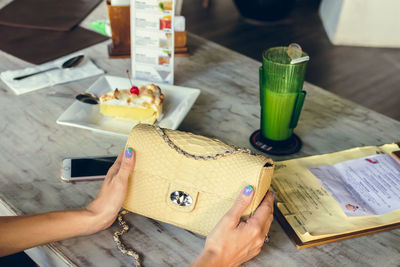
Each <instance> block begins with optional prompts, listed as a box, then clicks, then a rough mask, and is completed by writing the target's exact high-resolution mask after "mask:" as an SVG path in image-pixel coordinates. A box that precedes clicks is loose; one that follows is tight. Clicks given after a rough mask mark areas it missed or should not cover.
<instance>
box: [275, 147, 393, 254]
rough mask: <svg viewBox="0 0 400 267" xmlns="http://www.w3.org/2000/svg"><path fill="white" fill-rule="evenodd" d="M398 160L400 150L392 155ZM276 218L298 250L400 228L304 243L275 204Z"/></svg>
mask: <svg viewBox="0 0 400 267" xmlns="http://www.w3.org/2000/svg"><path fill="white" fill-rule="evenodd" d="M397 145H398V146H399V148H400V142H399V143H397ZM392 155H394V156H395V157H396V158H398V159H399V160H400V150H399V151H394V152H393V153H392ZM274 216H275V218H276V219H277V220H278V222H279V224H280V225H281V227H282V228H283V230H284V231H285V232H286V234H287V235H288V236H289V238H290V240H292V242H293V244H294V245H295V246H296V247H297V248H298V249H303V248H309V247H314V246H319V245H323V244H328V243H333V242H337V241H342V240H346V239H350V238H356V237H360V236H366V235H371V234H375V233H379V232H383V231H390V230H394V229H397V228H400V222H395V223H392V224H386V225H381V226H376V227H372V228H368V229H363V230H355V231H352V232H351V233H346V234H337V235H334V236H330V237H325V238H321V239H317V240H312V241H307V242H303V241H302V240H301V239H300V237H299V236H298V235H297V234H296V232H295V231H294V229H293V228H292V227H291V226H290V224H289V222H288V221H287V220H286V218H285V216H284V215H283V214H282V212H281V211H280V210H279V208H278V206H277V205H276V204H275V205H274Z"/></svg>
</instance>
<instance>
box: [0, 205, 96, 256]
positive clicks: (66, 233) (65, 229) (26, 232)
mask: <svg viewBox="0 0 400 267" xmlns="http://www.w3.org/2000/svg"><path fill="white" fill-rule="evenodd" d="M95 221H96V220H95V219H94V218H93V215H92V214H91V213H90V212H89V211H87V210H85V209H82V210H69V211H54V212H47V213H41V214H34V215H24V216H4V217H0V237H1V238H0V257H1V256H5V255H9V254H13V253H16V252H19V251H22V250H25V249H28V248H31V247H35V246H39V245H43V244H46V243H49V242H55V241H59V240H63V239H68V238H71V237H75V236H81V235H88V234H91V233H92V230H91V229H94V228H95V227H94V223H95Z"/></svg>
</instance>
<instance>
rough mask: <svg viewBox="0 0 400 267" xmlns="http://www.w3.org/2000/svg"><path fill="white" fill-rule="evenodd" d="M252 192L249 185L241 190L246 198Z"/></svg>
mask: <svg viewBox="0 0 400 267" xmlns="http://www.w3.org/2000/svg"><path fill="white" fill-rule="evenodd" d="M253 190H254V189H253V187H252V186H251V185H248V186H246V187H245V188H244V189H243V194H244V195H246V196H250V194H251V192H253Z"/></svg>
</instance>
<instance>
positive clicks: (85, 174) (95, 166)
mask: <svg viewBox="0 0 400 267" xmlns="http://www.w3.org/2000/svg"><path fill="white" fill-rule="evenodd" d="M116 159H117V157H110V156H106V157H89V158H67V159H63V161H62V166H61V179H62V180H63V181H66V182H73V181H87V180H99V179H104V177H106V174H107V171H108V169H109V168H110V167H111V166H112V165H113V164H114V162H115V160H116Z"/></svg>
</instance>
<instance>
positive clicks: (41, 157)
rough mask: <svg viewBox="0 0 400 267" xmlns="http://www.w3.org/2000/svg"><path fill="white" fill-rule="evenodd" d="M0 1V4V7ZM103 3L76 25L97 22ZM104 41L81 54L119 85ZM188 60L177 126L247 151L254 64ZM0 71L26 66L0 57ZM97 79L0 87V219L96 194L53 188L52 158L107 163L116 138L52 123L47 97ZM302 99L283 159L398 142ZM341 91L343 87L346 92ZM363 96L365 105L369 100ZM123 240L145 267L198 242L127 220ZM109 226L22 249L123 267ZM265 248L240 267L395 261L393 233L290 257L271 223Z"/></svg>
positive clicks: (364, 114) (394, 133)
mask: <svg viewBox="0 0 400 267" xmlns="http://www.w3.org/2000/svg"><path fill="white" fill-rule="evenodd" d="M1 2H3V3H4V2H5V1H1ZM105 12H106V9H105V6H104V3H103V4H101V5H100V6H99V7H98V8H97V9H96V10H95V11H94V13H92V14H91V15H90V16H89V18H88V19H87V20H86V22H90V21H91V20H93V19H94V18H98V17H101V16H103V17H104V14H105ZM107 43H108V42H105V43H101V44H98V45H95V46H92V47H90V48H88V49H85V50H83V52H84V53H85V54H86V55H87V56H88V57H90V58H91V59H92V60H93V61H94V62H95V64H97V66H99V67H100V68H102V69H103V70H105V71H106V72H107V74H110V75H116V76H123V75H124V73H125V70H126V69H128V68H130V60H128V59H112V60H110V59H109V58H108V55H107V49H106V45H107ZM188 46H189V49H190V54H191V55H190V57H188V58H177V59H176V63H175V64H176V66H175V84H177V85H181V86H187V87H193V88H199V89H201V95H200V96H199V98H198V100H197V101H196V103H195V104H194V106H193V108H192V110H191V111H190V112H189V114H188V115H187V117H186V118H185V119H184V121H183V122H182V124H181V126H180V127H179V129H180V130H184V131H190V132H193V133H196V134H202V135H206V136H210V137H216V138H219V139H221V140H223V141H226V142H229V143H233V144H236V145H239V146H243V147H249V148H251V145H250V143H249V136H250V134H251V133H252V132H253V131H254V130H256V129H258V128H259V119H260V109H259V100H258V99H259V96H258V67H259V66H260V62H258V61H255V60H253V59H250V58H248V57H245V56H243V55H241V54H238V53H236V52H233V51H232V50H229V49H227V48H224V47H222V46H220V45H217V44H215V43H213V42H210V41H207V40H205V39H202V38H200V37H198V36H195V35H192V34H189V35H188ZM0 61H1V64H0V71H5V70H9V69H18V68H22V67H26V66H28V65H29V64H28V63H26V62H23V61H21V60H19V59H17V58H15V57H12V56H10V55H7V54H5V53H3V52H0ZM97 78H98V77H94V78H89V79H85V80H81V81H77V82H72V83H68V84H63V85H57V86H54V87H51V88H47V89H42V90H38V91H35V92H32V93H28V94H24V95H20V96H16V95H14V94H13V93H12V92H11V91H10V90H9V89H7V88H6V86H5V85H4V84H3V83H0V138H1V139H0V151H1V153H0V166H1V168H0V214H1V215H13V214H30V213H38V212H45V211H52V210H59V209H73V208H79V207H82V206H84V205H86V204H87V203H89V202H90V201H91V200H92V199H93V198H94V197H95V196H96V194H97V192H98V190H99V188H100V185H101V182H100V181H92V182H79V183H63V182H62V181H61V180H60V162H61V159H63V158H65V157H71V156H74V157H76V156H82V157H84V156H96V155H116V154H118V152H119V151H120V150H121V149H122V148H123V146H124V143H125V141H126V140H125V139H124V138H122V137H116V136H112V135H106V134H99V133H94V132H91V131H88V130H84V129H78V128H73V127H68V126H61V125H58V124H56V119H57V118H58V117H59V116H60V114H61V113H62V112H63V111H64V110H65V109H66V108H67V107H68V106H69V105H70V104H71V103H72V102H73V100H72V99H69V98H57V97H49V96H47V94H48V93H49V92H52V91H59V92H67V93H73V92H75V93H76V92H82V91H84V90H86V89H87V88H88V87H89V86H90V85H91V84H92V83H93V82H94V81H95V80H96V79H97ZM305 88H306V90H307V93H308V95H307V99H306V102H305V105H304V108H303V111H302V115H301V118H300V122H299V126H298V127H297V128H296V130H295V132H296V134H297V135H299V136H300V137H301V139H302V140H303V148H302V149H301V151H300V152H299V153H297V154H295V155H293V156H290V157H273V159H274V160H283V159H288V158H294V157H302V156H307V155H316V154H322V153H329V152H335V151H340V150H343V149H347V148H352V147H356V146H366V145H378V144H384V143H392V142H394V141H400V122H398V121H395V120H393V119H390V118H388V117H385V116H384V115H381V114H378V113H376V112H374V111H372V110H369V109H367V108H364V107H362V106H359V105H357V104H355V103H353V102H350V101H348V100H345V99H342V98H340V97H338V96H336V95H333V94H331V93H329V92H327V91H325V90H323V89H321V88H319V87H317V86H315V85H312V84H309V83H306V84H305ZM350 89H351V88H349V90H350ZM371 97H373V96H371ZM127 219H128V223H129V224H130V225H132V227H131V230H130V232H129V233H127V234H126V235H125V236H124V238H125V240H126V243H127V244H128V245H131V246H132V247H133V248H134V249H135V250H137V251H139V252H140V253H141V255H143V256H144V257H143V259H144V262H143V264H144V265H145V266H185V265H187V264H189V263H190V262H191V261H192V260H193V259H195V257H196V256H197V255H198V254H199V252H200V251H201V249H202V247H203V245H204V238H202V237H199V236H197V235H193V234H191V233H189V232H187V231H185V230H182V229H180V228H177V227H174V226H171V225H168V224H165V223H160V222H157V221H154V220H151V219H147V218H145V217H142V216H139V215H135V214H130V215H129V216H128V217H127ZM117 229H118V225H117V224H116V223H114V224H113V225H112V226H111V227H110V228H109V229H107V230H105V231H102V232H100V233H97V234H94V235H91V236H87V237H80V238H73V239H70V240H65V241H61V242H56V243H52V244H49V245H46V246H41V247H37V248H33V249H30V250H27V253H28V255H30V256H31V257H32V258H33V259H34V260H35V261H36V262H37V263H38V264H39V265H41V266H129V265H133V263H132V260H131V258H129V257H128V256H124V255H122V254H121V253H120V252H119V251H118V249H117V248H116V246H115V244H114V242H113V239H112V234H113V232H114V231H115V230H117ZM270 235H271V242H270V243H269V244H268V245H266V246H264V247H263V249H262V252H261V253H260V255H259V256H257V257H256V258H255V259H253V260H251V261H250V262H248V263H247V264H245V265H246V266H304V265H313V266H315V265H317V266H332V265H358V266H376V265H379V266H393V265H397V264H398V263H399V262H400V251H399V244H400V230H392V231H388V232H383V233H379V234H375V235H371V236H366V237H360V238H356V239H351V240H346V241H342V242H338V243H332V244H327V245H322V246H318V247H314V248H308V249H303V250H298V249H296V248H295V246H294V245H293V244H292V242H291V241H290V240H289V238H288V237H287V235H286V234H285V232H284V231H283V230H282V228H281V227H280V225H279V224H278V222H277V221H274V222H273V223H272V227H271V231H270Z"/></svg>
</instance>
